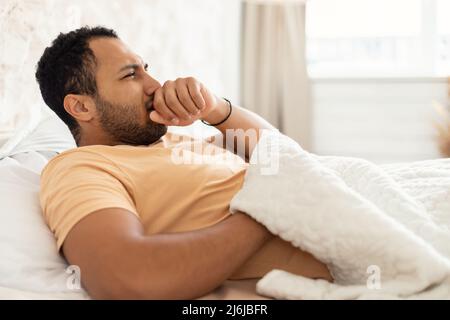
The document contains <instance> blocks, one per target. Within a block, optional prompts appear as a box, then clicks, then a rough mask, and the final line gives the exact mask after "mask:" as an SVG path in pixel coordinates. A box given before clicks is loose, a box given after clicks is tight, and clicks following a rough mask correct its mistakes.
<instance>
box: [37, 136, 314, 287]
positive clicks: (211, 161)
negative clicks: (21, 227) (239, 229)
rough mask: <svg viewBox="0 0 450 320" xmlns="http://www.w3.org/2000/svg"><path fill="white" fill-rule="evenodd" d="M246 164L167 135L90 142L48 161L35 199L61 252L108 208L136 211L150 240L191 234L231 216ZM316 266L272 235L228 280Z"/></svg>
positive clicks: (207, 146)
mask: <svg viewBox="0 0 450 320" xmlns="http://www.w3.org/2000/svg"><path fill="white" fill-rule="evenodd" d="M246 167H247V164H246V163H245V162H244V161H243V160H242V159H241V158H240V157H238V156H237V155H234V154H233V153H232V152H229V151H227V150H225V149H223V148H221V147H218V146H215V145H214V144H212V143H209V142H207V141H205V140H195V139H192V138H190V137H187V136H182V135H177V134H172V133H167V134H166V135H164V136H163V137H162V138H161V139H160V140H159V141H158V142H155V143H154V144H152V145H150V146H129V145H118V146H105V145H92V146H86V147H80V148H75V149H72V150H69V151H66V152H64V153H61V154H60V155H58V156H56V157H55V158H53V159H52V160H51V161H50V162H49V163H48V164H47V166H46V167H45V169H44V170H43V172H42V175H41V193H40V201H41V206H42V210H43V213H44V217H45V220H46V222H47V224H48V225H49V227H50V229H51V231H52V232H53V233H54V234H55V237H56V240H57V247H58V250H59V249H60V248H61V246H62V244H63V242H64V240H65V238H66V236H67V234H68V233H69V232H70V230H71V229H72V228H73V227H74V226H75V224H77V223H78V222H79V221H80V220H81V219H82V218H84V217H85V216H87V215H89V214H90V213H92V212H94V211H97V210H100V209H105V208H124V209H127V210H129V211H131V212H133V213H134V214H136V215H137V216H138V217H139V219H140V220H141V222H142V224H143V226H144V231H145V234H147V235H152V234H157V233H170V232H183V231H191V230H197V229H201V228H205V227H208V226H211V225H214V224H216V223H218V222H220V221H222V220H224V219H226V218H227V217H229V216H230V212H229V204H230V201H231V199H232V198H233V196H234V195H235V194H236V193H237V192H238V191H239V189H240V188H241V186H242V183H243V181H244V175H245V169H246ZM311 263H313V264H312V265H311ZM314 267H315V266H314V261H311V256H310V255H308V254H307V253H304V252H302V251H300V250H298V249H295V248H294V247H292V246H291V245H290V244H288V243H287V242H285V241H282V240H281V239H280V238H278V237H274V238H273V240H271V241H269V242H268V243H267V245H265V246H264V247H263V248H261V249H260V250H259V251H258V252H257V253H256V254H255V255H254V256H253V257H252V258H251V259H249V261H248V262H246V263H245V264H244V266H242V267H241V268H240V269H239V270H237V271H236V273H235V274H234V275H233V276H232V277H231V278H232V279H243V278H256V277H261V276H263V275H264V274H265V273H267V272H268V271H270V270H271V269H273V268H279V269H285V270H288V271H291V272H295V273H298V274H303V275H306V276H307V275H308V274H305V272H306V273H308V270H309V269H310V268H314Z"/></svg>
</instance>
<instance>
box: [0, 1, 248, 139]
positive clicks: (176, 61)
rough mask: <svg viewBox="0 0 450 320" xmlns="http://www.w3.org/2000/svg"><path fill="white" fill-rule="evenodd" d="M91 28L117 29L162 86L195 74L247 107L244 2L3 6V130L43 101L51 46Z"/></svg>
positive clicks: (0, 67) (0, 70)
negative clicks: (242, 87) (42, 62)
mask: <svg viewBox="0 0 450 320" xmlns="http://www.w3.org/2000/svg"><path fill="white" fill-rule="evenodd" d="M86 24H88V25H104V26H107V27H110V28H114V29H116V31H117V32H118V33H119V35H120V36H121V38H122V39H123V40H124V41H125V42H127V43H128V44H129V45H130V47H132V48H133V49H134V50H135V51H136V53H138V54H140V55H141V56H143V57H144V59H146V60H147V61H148V63H149V65H150V69H149V70H150V73H152V74H153V75H154V76H155V77H156V78H157V79H158V80H160V81H161V82H163V81H165V80H168V79H174V78H176V77H179V76H195V77H197V78H198V79H199V80H201V81H202V82H203V83H204V84H205V85H207V86H208V87H209V88H210V89H212V90H213V91H214V92H216V93H217V94H219V95H223V96H227V97H230V99H232V100H233V101H239V54H240V52H239V30H240V29H239V28H240V1H239V0H226V1H223V0H190V1H185V0H95V1H91V0H76V1H75V0H73V1H65V0H64V1H63V0H0V74H1V77H0V124H1V125H2V126H1V127H2V128H5V127H7V126H5V123H6V124H7V122H8V121H10V120H11V119H12V118H14V116H16V115H17V113H18V112H26V109H27V107H28V106H30V105H31V104H32V102H34V101H39V99H40V94H39V91H38V88H37V85H36V82H35V79H34V72H35V65H36V63H37V61H38V59H39V57H40V56H41V54H42V52H43V50H44V48H45V47H46V46H48V45H49V44H50V42H51V41H52V40H53V39H54V38H55V37H56V35H57V34H58V33H59V32H67V31H69V30H73V29H75V28H78V27H80V26H82V25H86ZM11 121H12V120H11ZM0 133H1V128H0Z"/></svg>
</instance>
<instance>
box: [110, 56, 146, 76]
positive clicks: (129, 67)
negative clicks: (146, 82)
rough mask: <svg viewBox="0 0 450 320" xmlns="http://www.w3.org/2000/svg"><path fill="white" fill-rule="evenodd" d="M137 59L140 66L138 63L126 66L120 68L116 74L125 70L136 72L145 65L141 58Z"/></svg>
mask: <svg viewBox="0 0 450 320" xmlns="http://www.w3.org/2000/svg"><path fill="white" fill-rule="evenodd" d="M139 59H140V60H141V64H139V63H131V64H127V65H126V66H123V67H122V68H120V70H119V71H118V72H117V73H121V72H122V71H124V70H127V69H134V70H136V69H138V68H139V67H140V66H145V65H146V63H145V62H144V60H143V59H142V58H141V57H139Z"/></svg>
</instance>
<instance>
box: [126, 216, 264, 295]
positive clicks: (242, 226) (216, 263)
mask: <svg viewBox="0 0 450 320" xmlns="http://www.w3.org/2000/svg"><path fill="white" fill-rule="evenodd" d="M270 238H271V235H270V233H269V231H267V229H266V228H265V227H263V226H262V225H261V224H259V223H257V222H256V221H254V220H253V219H252V218H250V217H248V216H246V215H244V214H235V215H234V216H232V217H230V218H228V219H226V220H224V221H222V222H220V223H218V224H216V225H214V226H212V227H209V228H205V229H202V230H196V231H194V232H183V233H179V234H168V235H164V234H162V235H155V236H151V237H145V238H143V239H142V241H141V244H140V245H139V246H138V247H139V250H138V251H135V252H134V253H133V254H132V256H134V257H136V259H140V260H141V261H142V257H145V259H144V260H143V261H144V265H143V266H142V267H140V268H139V269H138V270H140V272H139V273H138V274H135V275H133V276H134V277H135V278H136V279H141V280H139V281H138V283H140V288H139V290H138V292H139V295H141V296H142V297H143V298H158V299H192V298H196V297H199V296H202V295H204V294H206V293H208V292H210V291H211V290H213V289H215V288H216V287H217V286H219V285H220V284H221V283H222V282H223V281H225V280H226V279H228V278H229V277H230V275H231V274H232V273H233V272H234V271H235V270H236V269H237V268H239V267H240V266H241V265H242V264H243V263H244V262H245V261H246V260H247V259H248V258H249V257H251V256H252V255H253V254H254V253H255V252H256V251H257V250H258V249H259V248H260V247H261V246H262V245H263V244H264V243H265V242H266V241H267V240H268V239H270Z"/></svg>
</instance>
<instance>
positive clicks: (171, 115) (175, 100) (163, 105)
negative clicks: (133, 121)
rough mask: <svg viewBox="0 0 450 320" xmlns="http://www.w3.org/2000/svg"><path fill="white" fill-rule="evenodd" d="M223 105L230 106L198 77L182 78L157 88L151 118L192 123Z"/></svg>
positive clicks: (177, 123)
mask: <svg viewBox="0 0 450 320" xmlns="http://www.w3.org/2000/svg"><path fill="white" fill-rule="evenodd" d="M221 107H226V105H225V104H224V101H223V99H220V98H218V97H216V96H215V95H214V94H212V93H211V92H210V91H209V90H208V89H207V88H206V87H205V86H204V85H203V84H202V83H200V82H199V81H197V80H196V79H195V78H192V77H188V78H178V79H176V80H175V81H166V82H165V83H164V85H163V86H162V87H161V88H160V89H158V90H156V92H155V96H154V98H153V109H155V110H154V111H152V112H151V113H150V119H151V120H152V121H154V122H158V123H161V124H164V125H168V126H173V125H176V126H188V125H190V124H192V123H193V122H194V121H196V120H198V119H206V118H207V116H208V115H209V114H210V113H211V112H213V111H215V110H217V109H218V108H221Z"/></svg>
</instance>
